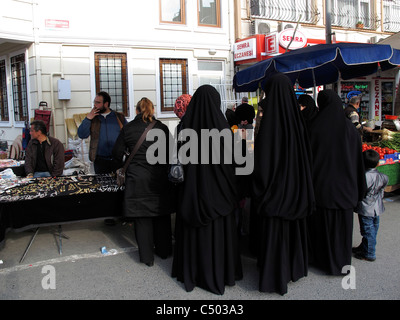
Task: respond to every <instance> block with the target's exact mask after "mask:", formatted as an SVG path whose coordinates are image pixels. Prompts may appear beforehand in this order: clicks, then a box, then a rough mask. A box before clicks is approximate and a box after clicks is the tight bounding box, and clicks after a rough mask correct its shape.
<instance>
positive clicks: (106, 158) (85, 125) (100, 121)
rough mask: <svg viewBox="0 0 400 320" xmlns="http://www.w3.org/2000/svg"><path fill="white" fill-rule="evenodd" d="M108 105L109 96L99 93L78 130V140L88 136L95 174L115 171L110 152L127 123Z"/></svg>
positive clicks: (102, 92) (123, 117)
mask: <svg viewBox="0 0 400 320" xmlns="http://www.w3.org/2000/svg"><path fill="white" fill-rule="evenodd" d="M110 104H111V97H110V95H109V94H108V93H107V92H104V91H101V92H99V93H98V94H97V95H96V97H95V99H94V101H93V105H94V106H93V109H92V110H91V111H90V112H89V113H88V114H87V116H86V118H85V119H84V120H83V121H82V123H81V125H80V126H79V128H78V136H79V138H81V139H86V138H88V137H89V136H90V147H89V160H90V161H93V164H94V171H95V173H96V174H104V173H111V172H114V171H115V170H116V169H117V168H116V163H115V162H114V161H113V158H112V150H113V147H114V144H115V141H116V140H117V137H118V135H119V133H120V131H121V128H122V127H123V126H124V125H125V124H126V123H127V121H126V119H125V116H124V115H123V114H122V113H120V112H115V111H113V110H111V109H110Z"/></svg>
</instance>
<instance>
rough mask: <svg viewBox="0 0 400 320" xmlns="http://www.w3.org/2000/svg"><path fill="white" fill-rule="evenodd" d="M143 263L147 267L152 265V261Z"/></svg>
mask: <svg viewBox="0 0 400 320" xmlns="http://www.w3.org/2000/svg"><path fill="white" fill-rule="evenodd" d="M145 264H146V266H148V267H152V266H154V261H150V262H146V263H145Z"/></svg>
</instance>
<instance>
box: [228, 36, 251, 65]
mask: <svg viewBox="0 0 400 320" xmlns="http://www.w3.org/2000/svg"><path fill="white" fill-rule="evenodd" d="M256 46H257V40H256V39H255V38H251V39H247V40H243V41H239V42H236V43H235V44H234V48H233V50H234V51H233V52H234V61H241V60H248V59H255V58H257V47H256Z"/></svg>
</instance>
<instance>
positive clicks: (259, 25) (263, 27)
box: [251, 20, 271, 34]
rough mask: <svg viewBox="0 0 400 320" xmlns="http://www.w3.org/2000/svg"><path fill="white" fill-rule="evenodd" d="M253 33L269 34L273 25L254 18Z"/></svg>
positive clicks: (252, 23)
mask: <svg viewBox="0 0 400 320" xmlns="http://www.w3.org/2000/svg"><path fill="white" fill-rule="evenodd" d="M251 32H252V34H268V33H270V32H271V26H270V25H269V23H267V22H264V21H257V20H254V21H252V22H251Z"/></svg>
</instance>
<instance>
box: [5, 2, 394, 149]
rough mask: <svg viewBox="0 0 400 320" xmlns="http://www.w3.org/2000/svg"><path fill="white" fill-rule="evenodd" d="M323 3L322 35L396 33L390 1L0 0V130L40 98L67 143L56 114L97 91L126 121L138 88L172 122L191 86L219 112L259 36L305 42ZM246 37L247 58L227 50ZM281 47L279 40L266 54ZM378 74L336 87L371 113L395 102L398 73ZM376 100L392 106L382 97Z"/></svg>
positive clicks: (14, 132)
mask: <svg viewBox="0 0 400 320" xmlns="http://www.w3.org/2000/svg"><path fill="white" fill-rule="evenodd" d="M326 4H328V5H330V12H331V15H330V17H331V26H332V35H331V36H332V40H333V41H348V42H371V43H376V42H379V41H380V40H381V39H384V38H386V37H388V36H390V35H392V34H394V33H396V32H398V31H400V3H399V1H389V0H371V1H367V0H325V1H324V0H296V1H294V0H279V1H278V0H190V1H189V0H149V1H140V2H139V1H124V0H114V1H112V2H109V1H105V0H97V1H78V0H70V1H62V0H2V3H1V10H0V140H6V141H7V142H8V144H9V145H10V144H11V143H12V142H13V141H14V140H15V139H16V138H17V137H18V136H19V135H21V134H22V129H23V128H24V126H25V125H26V123H29V122H30V120H31V119H32V118H33V117H34V116H35V112H36V111H35V110H38V109H39V108H44V109H46V110H47V111H50V112H51V120H50V134H51V135H52V136H55V137H57V138H58V139H60V140H61V141H62V142H64V143H65V144H66V147H68V145H67V143H68V138H71V137H72V138H76V136H75V135H74V134H76V133H75V132H74V129H73V128H71V129H72V130H69V129H68V126H67V124H66V119H73V118H74V116H75V115H81V114H84V113H87V112H89V111H90V108H91V107H92V101H93V99H94V97H95V95H96V92H98V91H100V90H104V91H108V92H109V93H110V95H111V97H112V103H111V108H112V109H113V110H117V111H121V112H123V113H124V114H125V116H126V117H127V119H128V120H131V119H133V118H134V116H135V104H136V103H137V101H139V100H140V99H141V98H142V97H148V98H149V99H151V100H152V101H153V103H154V104H155V109H156V117H157V118H158V119H160V120H162V121H164V122H165V123H166V124H167V125H168V126H169V128H170V130H171V131H173V130H174V128H175V126H176V124H177V122H178V119H177V118H176V116H175V114H174V113H173V104H174V101H175V99H176V98H177V97H178V96H179V95H180V94H182V93H189V94H193V93H194V92H195V90H196V89H197V88H198V87H199V86H200V85H202V84H212V85H214V86H215V87H216V88H217V89H218V90H219V92H220V94H221V98H222V102H223V104H222V109H223V111H224V110H225V108H226V107H230V106H231V105H233V104H234V103H236V102H238V101H240V96H241V95H243V94H240V95H239V94H235V93H234V92H233V91H232V89H231V88H232V79H233V75H234V72H235V71H237V70H240V69H241V68H245V67H246V66H248V65H250V64H252V63H255V62H257V61H259V60H262V59H266V58H268V57H269V56H270V55H268V54H267V53H266V52H265V51H263V50H264V49H263V48H265V37H266V35H271V34H280V33H282V32H283V31H285V30H290V29H293V28H295V27H296V26H297V31H298V32H299V33H300V32H301V33H302V34H304V35H305V38H307V39H306V41H305V45H312V44H316V43H324V42H325V41H326V20H327V16H326V14H325V11H326ZM357 22H362V24H363V27H362V29H360V28H361V26H360V25H357ZM286 32H287V31H286ZM288 34H289V36H290V33H288ZM252 37H253V38H256V39H257V40H256V43H257V45H256V46H257V48H260V49H257V50H258V51H257V52H256V57H255V58H251V59H250V58H247V59H246V57H244V56H243V55H242V56H241V57H240V58H239V59H237V58H238V55H237V53H238V52H237V50H238V44H240V42H241V41H243V40H244V39H248V38H252ZM304 40H305V39H302V41H304ZM258 41H260V43H258ZM261 42H263V43H261ZM295 45H299V44H298V43H296V41H292V43H291V47H290V49H294V46H295ZM300 45H301V44H300ZM243 47H244V46H243ZM286 50H287V48H284V44H283V46H282V45H279V46H278V52H277V53H278V54H279V53H283V52H285V51H286ZM379 77H380V78H379V79H378V78H373V77H370V78H368V79H358V80H360V81H361V80H362V82H366V83H367V84H365V83H361V84H349V83H345V84H342V83H338V84H337V86H338V88H340V89H341V88H347V89H348V88H350V86H351V85H357V86H359V85H361V86H362V87H363V88H364V89H365V91H368V94H369V98H368V99H369V102H368V103H369V104H370V102H371V101H375V100H376V99H379V108H380V109H379V110H380V111H379V112H380V113H379V117H381V114H382V108H383V105H384V103H385V102H386V101H384V100H383V99H385V100H388V101H389V100H390V99H392V101H394V93H395V88H396V87H397V83H398V75H397V73H395V72H392V73H390V74H385V75H379ZM383 78H386V79H384V80H387V81H384V82H385V83H384V82H382V81H381V80H382V79H383ZM343 85H344V86H343ZM377 90H378V91H379V96H378V97H377V98H376V97H375V96H374V95H375V94H377V93H376V92H377ZM383 90H385V92H383ZM386 91H387V92H386ZM389 91H391V92H392V93H391V94H392V96H390V94H389ZM253 94H254V93H249V95H250V96H251V95H253ZM39 106H41V107H39ZM43 106H44V107H43ZM386 106H387V110H389V109H390V108H392V109H390V110H393V103H392V104H390V103H389V102H387V104H386ZM370 108H371V107H370ZM370 110H372V109H370ZM371 112H372V111H371ZM388 112H389V111H388Z"/></svg>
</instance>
